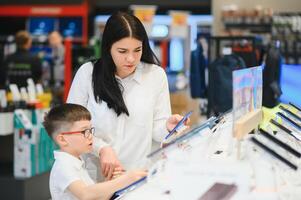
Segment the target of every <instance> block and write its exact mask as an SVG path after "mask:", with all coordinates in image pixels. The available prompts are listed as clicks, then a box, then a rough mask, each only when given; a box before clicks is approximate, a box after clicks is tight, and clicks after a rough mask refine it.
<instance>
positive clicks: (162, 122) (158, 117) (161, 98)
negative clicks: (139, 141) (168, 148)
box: [153, 68, 171, 142]
mask: <svg viewBox="0 0 301 200" xmlns="http://www.w3.org/2000/svg"><path fill="white" fill-rule="evenodd" d="M157 72H158V74H156V76H155V77H156V78H158V79H159V80H158V82H157V83H158V84H157V87H156V88H157V90H158V93H157V96H156V101H155V107H154V117H153V139H154V140H156V141H157V142H161V141H163V139H164V137H165V136H166V135H167V134H168V130H167V127H166V121H167V119H168V118H169V117H170V115H171V106H170V97H169V89H168V81H167V76H166V73H165V71H164V70H163V69H162V68H160V69H159V70H158V71H157Z"/></svg>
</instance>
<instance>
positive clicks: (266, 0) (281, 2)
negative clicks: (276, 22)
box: [211, 0, 301, 35]
mask: <svg viewBox="0 0 301 200" xmlns="http://www.w3.org/2000/svg"><path fill="white" fill-rule="evenodd" d="M232 4H236V5H237V6H238V8H244V9H248V10H249V9H254V8H255V7H256V6H257V5H261V6H262V8H273V10H274V11H275V12H300V13H301V0H212V8H211V9H212V10H211V11H212V14H213V16H214V23H213V34H214V35H218V34H220V33H221V30H222V29H223V24H222V22H221V10H222V7H223V6H225V5H232Z"/></svg>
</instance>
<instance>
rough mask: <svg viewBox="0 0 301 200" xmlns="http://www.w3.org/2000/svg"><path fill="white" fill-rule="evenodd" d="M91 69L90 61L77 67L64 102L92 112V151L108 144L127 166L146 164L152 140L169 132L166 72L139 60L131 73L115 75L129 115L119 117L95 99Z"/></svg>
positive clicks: (159, 138)
mask: <svg viewBox="0 0 301 200" xmlns="http://www.w3.org/2000/svg"><path fill="white" fill-rule="evenodd" d="M92 71H93V65H92V63H91V62H89V63H85V64H83V65H82V66H81V67H80V69H79V70H78V71H77V73H76V75H75V77H74V80H73V82H72V86H71V88H70V91H69V95H68V99H67V102H68V103H76V104H80V105H83V106H85V107H86V108H87V109H88V110H89V111H90V112H91V115H92V124H93V126H94V127H95V128H96V131H95V139H94V143H93V149H94V153H95V154H96V155H98V153H99V150H100V148H102V147H104V146H106V145H110V146H112V147H113V149H114V150H115V151H116V153H117V156H118V158H119V160H120V161H121V163H122V164H123V166H124V167H125V168H126V169H132V168H137V167H145V165H146V162H147V159H146V156H147V154H149V153H150V151H151V146H152V139H154V140H155V141H158V142H160V141H162V140H163V138H164V136H166V134H168V131H167V129H166V120H167V119H168V117H170V115H171V108H170V97H169V90H168V81H167V77H166V74H165V71H164V70H163V69H162V68H161V67H159V66H157V65H153V64H147V63H140V64H139V65H138V66H137V68H136V70H135V72H134V73H133V74H132V75H130V76H128V77H126V78H124V79H120V78H118V79H119V81H120V83H121V84H122V86H123V88H124V90H123V98H124V101H125V104H126V106H127V108H128V111H129V116H127V115H125V114H121V115H120V116H118V117H117V114H116V113H115V112H114V110H112V109H109V108H108V106H107V103H106V102H104V101H101V102H100V103H97V102H96V101H95V98H94V94H93V86H92ZM95 162H96V161H95Z"/></svg>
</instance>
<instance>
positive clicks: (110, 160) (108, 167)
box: [99, 147, 123, 180]
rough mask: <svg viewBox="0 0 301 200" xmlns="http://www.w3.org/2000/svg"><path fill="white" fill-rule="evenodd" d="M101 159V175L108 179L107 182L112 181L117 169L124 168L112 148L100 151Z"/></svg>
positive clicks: (104, 148)
mask: <svg viewBox="0 0 301 200" xmlns="http://www.w3.org/2000/svg"><path fill="white" fill-rule="evenodd" d="M99 159H100V167H101V173H102V174H103V176H104V177H105V178H106V180H110V179H112V177H113V172H114V169H115V168H120V169H123V166H122V165H121V163H120V161H119V160H118V158H117V155H116V153H115V152H114V150H113V149H112V147H103V148H102V149H101V150H100V153H99Z"/></svg>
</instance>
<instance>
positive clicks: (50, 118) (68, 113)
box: [43, 103, 91, 138]
mask: <svg viewBox="0 0 301 200" xmlns="http://www.w3.org/2000/svg"><path fill="white" fill-rule="evenodd" d="M81 120H89V121H90V120H91V114H90V112H89V111H88V110H87V109H86V108H85V107H83V106H81V105H78V104H71V103H66V104H62V105H59V106H56V107H53V108H52V109H51V110H50V111H49V112H48V113H47V114H46V115H45V117H44V122H43V125H44V127H45V129H46V131H47V133H48V135H49V136H50V137H52V138H54V136H55V135H56V134H58V133H60V132H65V131H69V130H68V129H70V127H71V126H72V125H73V123H75V122H77V121H81Z"/></svg>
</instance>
